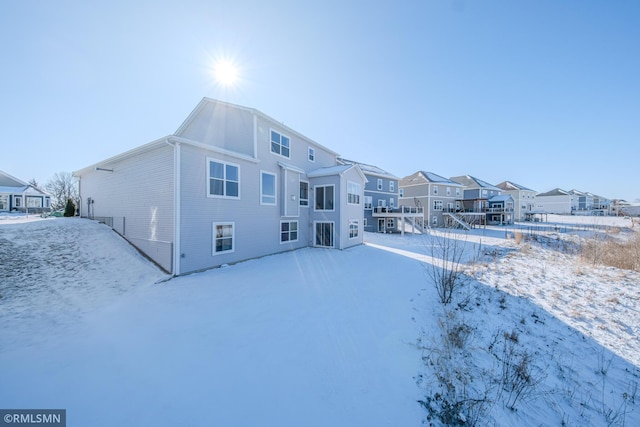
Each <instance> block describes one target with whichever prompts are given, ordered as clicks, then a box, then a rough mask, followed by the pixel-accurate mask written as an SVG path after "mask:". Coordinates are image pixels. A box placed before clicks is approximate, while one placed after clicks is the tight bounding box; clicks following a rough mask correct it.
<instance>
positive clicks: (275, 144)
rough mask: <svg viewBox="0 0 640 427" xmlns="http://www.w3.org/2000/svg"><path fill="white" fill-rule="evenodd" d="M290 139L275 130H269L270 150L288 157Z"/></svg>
mask: <svg viewBox="0 0 640 427" xmlns="http://www.w3.org/2000/svg"><path fill="white" fill-rule="evenodd" d="M290 150H291V140H290V139H289V137H288V136H284V135H282V134H280V133H278V132H276V131H275V130H273V129H272V130H271V152H272V153H275V154H278V155H280V156H282V157H287V158H289V154H290Z"/></svg>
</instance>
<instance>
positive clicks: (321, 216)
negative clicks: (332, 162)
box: [310, 175, 346, 249]
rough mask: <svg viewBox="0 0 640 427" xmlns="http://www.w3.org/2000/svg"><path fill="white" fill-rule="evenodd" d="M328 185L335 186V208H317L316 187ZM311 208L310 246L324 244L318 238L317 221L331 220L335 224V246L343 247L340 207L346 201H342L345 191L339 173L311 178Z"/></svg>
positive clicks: (337, 247)
mask: <svg viewBox="0 0 640 427" xmlns="http://www.w3.org/2000/svg"><path fill="white" fill-rule="evenodd" d="M327 185H332V186H333V191H334V193H333V196H334V209H333V210H320V209H317V206H316V196H315V194H316V188H317V187H320V186H327ZM310 193H311V194H310V205H311V206H310V209H311V212H310V214H311V221H310V222H311V224H310V225H311V232H310V237H311V244H310V246H322V245H319V244H318V241H317V240H316V237H317V236H316V229H315V227H316V223H318V222H331V223H333V224H334V228H333V229H334V235H333V246H331V247H333V248H336V249H341V246H340V245H341V244H342V233H341V230H342V229H343V227H342V223H341V211H340V209H341V208H342V207H343V203H346V202H342V200H341V199H342V197H344V196H343V194H344V193H343V192H342V185H341V182H340V176H339V175H329V176H320V177H315V178H311V180H310Z"/></svg>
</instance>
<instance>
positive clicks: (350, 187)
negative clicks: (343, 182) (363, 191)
mask: <svg viewBox="0 0 640 427" xmlns="http://www.w3.org/2000/svg"><path fill="white" fill-rule="evenodd" d="M347 203H349V204H351V205H359V204H360V184H358V183H355V182H351V181H347Z"/></svg>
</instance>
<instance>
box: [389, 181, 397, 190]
mask: <svg viewBox="0 0 640 427" xmlns="http://www.w3.org/2000/svg"><path fill="white" fill-rule="evenodd" d="M389 191H390V192H392V193H393V192H394V191H396V183H395V181H389Z"/></svg>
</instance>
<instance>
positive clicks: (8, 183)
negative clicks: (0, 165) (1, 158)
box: [0, 170, 29, 187]
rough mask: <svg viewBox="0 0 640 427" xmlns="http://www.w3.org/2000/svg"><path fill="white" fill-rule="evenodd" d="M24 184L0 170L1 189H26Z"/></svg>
mask: <svg viewBox="0 0 640 427" xmlns="http://www.w3.org/2000/svg"><path fill="white" fill-rule="evenodd" d="M27 185H29V184H27V183H26V182H24V181H22V180H21V179H18V178H16V177H15V176H12V175H9V174H8V173H6V172H5V171H1V170H0V186H2V187H26V186H27Z"/></svg>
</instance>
